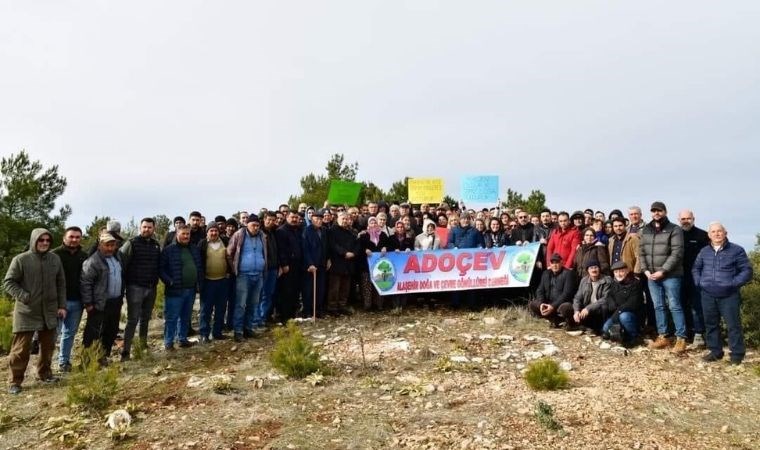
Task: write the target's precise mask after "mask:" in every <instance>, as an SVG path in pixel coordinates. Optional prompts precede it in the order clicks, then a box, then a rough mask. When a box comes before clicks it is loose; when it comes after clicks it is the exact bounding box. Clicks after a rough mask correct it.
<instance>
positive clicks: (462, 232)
mask: <svg viewBox="0 0 760 450" xmlns="http://www.w3.org/2000/svg"><path fill="white" fill-rule="evenodd" d="M448 244H449V245H448V248H484V247H485V246H486V245H485V241H484V239H483V235H482V234H481V233H480V232H479V231H478V230H476V229H475V228H474V227H472V226H470V216H469V214H468V213H467V212H462V216H461V217H460V218H459V227H457V228H453V229H452V230H451V231H450V232H449V243H448ZM462 297H464V301H465V304H466V306H467V308H468V309H470V310H472V311H476V310H478V309H480V307H481V305H480V295H479V294H478V293H476V290H475V289H469V290H467V291H465V292H464V293H462V292H461V291H454V292H452V293H451V306H452V307H454V308H459V306H460V304H461V303H462Z"/></svg>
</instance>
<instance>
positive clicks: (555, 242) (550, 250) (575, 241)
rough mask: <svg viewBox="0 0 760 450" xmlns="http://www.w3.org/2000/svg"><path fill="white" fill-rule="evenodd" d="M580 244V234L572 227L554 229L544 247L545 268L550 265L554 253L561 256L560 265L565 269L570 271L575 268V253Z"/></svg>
mask: <svg viewBox="0 0 760 450" xmlns="http://www.w3.org/2000/svg"><path fill="white" fill-rule="evenodd" d="M580 243H581V234H580V233H579V232H578V229H577V228H575V227H574V226H570V227H567V228H565V229H564V230H563V229H561V228H555V229H554V231H552V233H551V235H549V242H548V243H547V245H546V267H549V265H550V264H551V261H550V260H551V257H552V255H554V254H555V253H559V254H560V256H562V265H563V266H564V267H565V269H572V268H573V267H574V266H575V251H576V249H577V248H578V246H579V245H580Z"/></svg>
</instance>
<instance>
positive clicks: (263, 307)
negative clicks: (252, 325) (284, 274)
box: [256, 268, 278, 324]
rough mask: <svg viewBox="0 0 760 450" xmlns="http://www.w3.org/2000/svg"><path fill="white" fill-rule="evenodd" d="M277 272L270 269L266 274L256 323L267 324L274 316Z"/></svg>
mask: <svg viewBox="0 0 760 450" xmlns="http://www.w3.org/2000/svg"><path fill="white" fill-rule="evenodd" d="M277 271H278V269H276V268H275V269H269V270H267V271H266V273H265V274H264V286H263V287H262V288H261V300H260V301H259V310H258V313H257V314H258V315H257V316H256V323H260V324H265V323H266V322H267V320H269V318H270V317H271V316H272V308H274V293H275V291H276V290H277Z"/></svg>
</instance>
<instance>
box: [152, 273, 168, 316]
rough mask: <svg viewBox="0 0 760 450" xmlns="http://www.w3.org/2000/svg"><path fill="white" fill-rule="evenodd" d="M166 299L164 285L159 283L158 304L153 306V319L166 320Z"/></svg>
mask: <svg viewBox="0 0 760 450" xmlns="http://www.w3.org/2000/svg"><path fill="white" fill-rule="evenodd" d="M165 298H166V294H165V290H164V283H162V282H160V281H159V282H158V286H156V303H155V304H154V305H153V317H157V318H159V319H163V318H164V299H165Z"/></svg>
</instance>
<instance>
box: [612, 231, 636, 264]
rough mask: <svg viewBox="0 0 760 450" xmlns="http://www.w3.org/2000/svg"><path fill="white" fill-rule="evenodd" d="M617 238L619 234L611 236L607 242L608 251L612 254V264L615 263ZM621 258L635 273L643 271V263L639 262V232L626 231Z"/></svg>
mask: <svg viewBox="0 0 760 450" xmlns="http://www.w3.org/2000/svg"><path fill="white" fill-rule="evenodd" d="M617 240H618V237H617V235H613V236H612V237H610V242H609V243H608V244H607V251H608V253H609V255H610V264H612V263H613V259H614V258H613V256H614V253H615V242H617ZM620 259H621V260H622V261H623V262H624V263H625V264H626V265H627V266H628V269H630V270H632V271H633V273H641V263H640V262H639V235H638V234H635V233H628V232H626V233H625V237H624V238H623V247H622V248H621V250H620ZM614 262H617V261H614Z"/></svg>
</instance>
